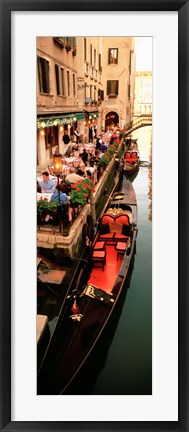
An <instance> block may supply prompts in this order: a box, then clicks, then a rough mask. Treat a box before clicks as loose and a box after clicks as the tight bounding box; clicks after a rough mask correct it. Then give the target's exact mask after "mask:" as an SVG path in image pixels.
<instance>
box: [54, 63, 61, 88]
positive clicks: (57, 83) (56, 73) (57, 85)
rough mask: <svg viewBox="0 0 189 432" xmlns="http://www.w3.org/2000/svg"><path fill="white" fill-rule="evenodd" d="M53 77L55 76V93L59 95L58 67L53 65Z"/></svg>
mask: <svg viewBox="0 0 189 432" xmlns="http://www.w3.org/2000/svg"><path fill="white" fill-rule="evenodd" d="M55 76H56V93H57V95H60V79H59V67H58V65H57V64H55Z"/></svg>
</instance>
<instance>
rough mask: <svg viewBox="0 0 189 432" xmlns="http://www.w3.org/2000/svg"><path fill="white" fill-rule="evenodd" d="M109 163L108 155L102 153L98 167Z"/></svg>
mask: <svg viewBox="0 0 189 432" xmlns="http://www.w3.org/2000/svg"><path fill="white" fill-rule="evenodd" d="M109 163H110V155H108V154H107V153H104V154H103V156H102V157H101V158H100V165H108V164H109Z"/></svg>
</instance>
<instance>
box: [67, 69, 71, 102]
mask: <svg viewBox="0 0 189 432" xmlns="http://www.w3.org/2000/svg"><path fill="white" fill-rule="evenodd" d="M67 92H68V93H67V94H68V96H70V72H69V71H67Z"/></svg>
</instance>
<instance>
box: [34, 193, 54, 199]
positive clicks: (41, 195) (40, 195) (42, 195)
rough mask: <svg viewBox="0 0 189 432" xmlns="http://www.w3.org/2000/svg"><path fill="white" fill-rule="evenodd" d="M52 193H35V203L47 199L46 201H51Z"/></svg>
mask: <svg viewBox="0 0 189 432" xmlns="http://www.w3.org/2000/svg"><path fill="white" fill-rule="evenodd" d="M52 195H53V194H52V193H41V192H37V201H39V200H40V199H43V200H44V199H47V201H50V200H51V197H52Z"/></svg>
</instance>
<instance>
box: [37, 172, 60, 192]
mask: <svg viewBox="0 0 189 432" xmlns="http://www.w3.org/2000/svg"><path fill="white" fill-rule="evenodd" d="M40 186H41V191H42V193H54V192H55V189H56V183H55V182H54V181H53V180H51V179H50V178H49V173H48V171H44V172H43V180H42V181H41V183H40Z"/></svg>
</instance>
